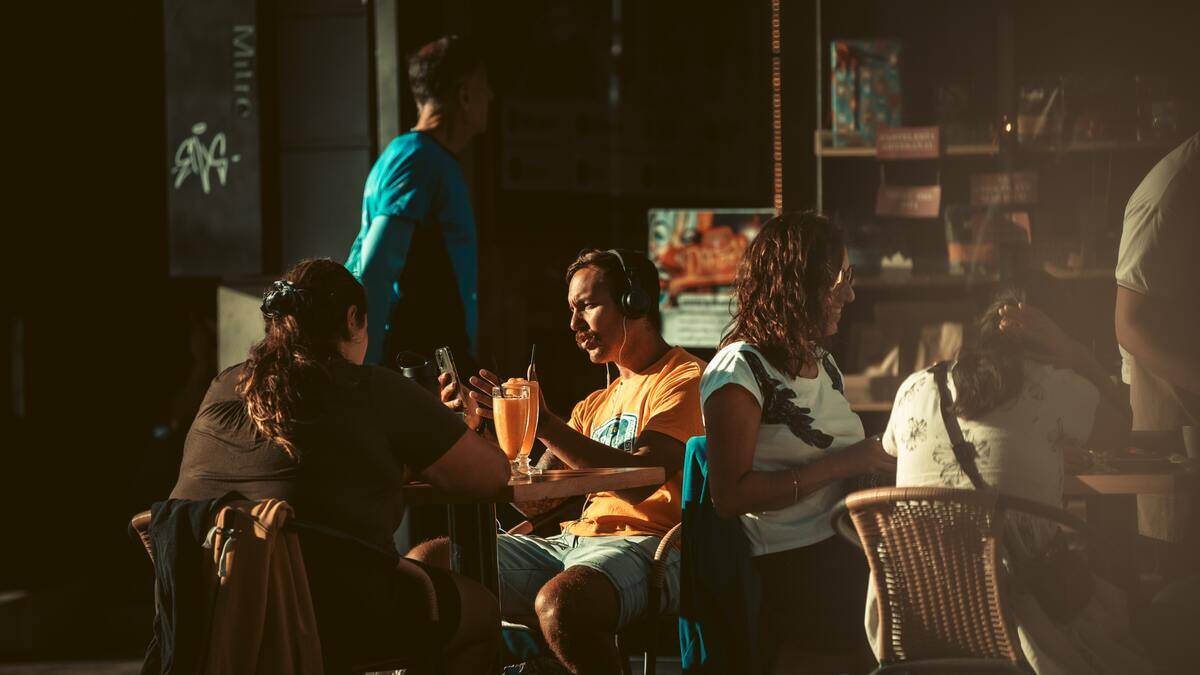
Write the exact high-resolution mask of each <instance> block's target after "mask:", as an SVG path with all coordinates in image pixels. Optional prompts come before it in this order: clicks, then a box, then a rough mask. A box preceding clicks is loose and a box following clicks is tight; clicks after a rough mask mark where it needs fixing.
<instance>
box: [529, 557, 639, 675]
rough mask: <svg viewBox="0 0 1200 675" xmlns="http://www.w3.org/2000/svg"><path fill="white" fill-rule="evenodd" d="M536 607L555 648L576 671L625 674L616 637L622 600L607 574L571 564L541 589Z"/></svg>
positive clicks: (579, 674)
mask: <svg viewBox="0 0 1200 675" xmlns="http://www.w3.org/2000/svg"><path fill="white" fill-rule="evenodd" d="M534 608H535V609H536V611H537V615H538V621H539V622H540V624H541V628H542V635H543V636H544V637H545V638H546V642H548V643H549V644H550V649H552V650H553V651H554V654H555V656H557V657H558V660H559V661H562V663H563V665H565V666H566V667H567V668H568V669H569V670H570V671H571V672H572V673H575V674H576V675H593V674H594V673H595V674H603V675H612V674H613V673H620V672H621V662H620V655H619V654H618V653H617V647H616V644H615V640H614V635H615V633H616V629H617V622H618V621H619V620H620V612H621V608H620V601H619V598H618V596H617V589H616V588H615V587H614V586H613V584H612V582H611V581H609V579H608V577H607V576H606V575H605V574H604V573H602V572H599V571H597V570H594V569H592V568H590V567H582V566H577V567H569V568H567V569H566V570H565V571H564V572H562V573H560V574H558V575H556V576H555V577H554V578H553V579H551V580H550V581H549V582H547V583H546V585H545V586H543V587H542V590H541V591H539V592H538V595H537V600H536V601H535V603H534Z"/></svg>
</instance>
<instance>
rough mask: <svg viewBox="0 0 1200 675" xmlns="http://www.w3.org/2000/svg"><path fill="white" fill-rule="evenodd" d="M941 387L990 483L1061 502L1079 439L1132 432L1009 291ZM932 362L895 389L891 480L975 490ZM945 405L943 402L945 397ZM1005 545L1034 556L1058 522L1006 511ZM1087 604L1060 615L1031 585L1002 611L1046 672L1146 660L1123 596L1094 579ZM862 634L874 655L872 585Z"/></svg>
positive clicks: (1092, 370)
mask: <svg viewBox="0 0 1200 675" xmlns="http://www.w3.org/2000/svg"><path fill="white" fill-rule="evenodd" d="M938 367H946V368H948V369H949V373H948V376H947V378H946V379H947V384H946V386H947V393H948V394H949V397H950V399H951V401H952V408H951V411H952V413H953V414H954V415H955V417H956V418H957V419H958V421H959V426H960V427H961V429H962V435H963V439H964V440H966V441H967V442H969V443H970V444H971V445H973V446H974V449H975V455H974V457H973V458H972V459H971V460H969V461H972V462H973V464H974V465H975V469H977V470H978V477H979V478H980V479H982V482H983V483H985V484H986V486H987V488H989V489H995V490H998V491H999V492H1001V493H1002V494H1006V495H1010V496H1014V497H1019V498H1023V499H1027V500H1031V501H1036V502H1041V503H1043V504H1046V505H1047V506H1052V507H1054V508H1062V503H1063V476H1064V473H1065V470H1066V469H1067V468H1071V467H1070V466H1067V465H1072V466H1073V467H1074V468H1081V467H1082V466H1085V465H1086V462H1087V458H1086V456H1085V454H1084V453H1083V452H1082V451H1081V448H1083V447H1090V448H1097V449H1109V450H1115V449H1120V448H1123V447H1125V446H1126V445H1127V443H1128V438H1129V424H1130V421H1129V420H1130V416H1129V406H1128V403H1127V402H1126V401H1125V399H1124V392H1123V391H1122V390H1121V388H1120V387H1119V386H1116V385H1114V384H1113V382H1111V381H1110V380H1109V377H1108V375H1107V374H1106V373H1105V372H1104V369H1103V368H1102V367H1101V366H1100V364H1099V363H1097V361H1096V359H1095V358H1094V357H1093V356H1092V355H1091V352H1090V351H1088V349H1087V348H1085V347H1084V346H1083V345H1081V344H1080V343H1078V342H1076V341H1075V340H1073V339H1071V338H1070V337H1068V336H1067V335H1066V334H1065V333H1064V332H1063V331H1062V330H1061V329H1060V328H1059V327H1058V326H1057V325H1055V323H1054V322H1053V321H1052V320H1050V318H1049V317H1047V316H1046V315H1045V314H1044V313H1042V312H1041V311H1039V310H1038V309H1036V308H1034V307H1032V306H1029V305H1027V304H1025V303H1024V302H1022V301H1021V299H1020V297H1019V296H1017V295H1016V294H1014V293H1012V292H1006V293H1002V294H1001V295H1000V296H999V297H998V298H997V300H996V301H995V302H994V303H993V304H992V305H991V306H990V307H989V308H988V309H987V310H986V311H985V312H984V314H983V316H982V317H981V318H980V320H979V324H978V337H977V339H975V341H974V343H973V344H968V345H967V347H965V348H964V349H963V350H962V351H961V353H960V354H959V356H958V360H957V361H956V362H955V363H954V364H952V365H950V364H943V365H941V366H935V368H938ZM936 377H937V376H936V374H935V371H934V369H929V370H924V371H921V372H919V373H915V374H913V375H911V376H909V377H908V379H907V380H905V381H904V383H903V384H901V385H900V389H899V390H898V392H897V394H896V402H895V405H894V406H893V407H892V414H891V418H890V419H889V420H888V426H887V430H886V431H885V432H884V434H883V447H884V450H886V451H887V452H888V454H890V455H893V456H895V457H896V458H897V471H896V486H897V487H914V486H915V487H925V486H937V487H952V488H961V489H966V490H972V489H976V486H975V485H974V483H973V482H972V479H971V478H970V471H971V469H969V468H964V467H963V466H962V465H961V464H960V463H959V461H958V459H957V458H956V457H955V453H954V450H953V448H952V447H951V440H950V438H951V437H950V432H948V431H947V429H946V422H945V421H944V420H943V418H942V413H941V408H940V407H939V406H940V405H941V404H942V397H941V395H940V394H939V391H938V384H937V382H936V379H935V378H936ZM947 403H950V402H947ZM1007 518H1008V526H1009V527H1008V529H1007V531H1006V534H1005V539H1004V541H1005V544H1006V546H1007V547H1008V549H1009V551H1010V552H1011V553H1014V554H1019V555H1020V557H1022V558H1025V559H1033V558H1036V557H1037V556H1040V555H1042V554H1043V553H1044V552H1045V551H1046V550H1047V549H1048V548H1049V547H1050V545H1051V543H1052V542H1053V541H1054V538H1055V533H1056V531H1057V527H1056V526H1055V525H1054V524H1053V523H1051V522H1049V521H1047V520H1044V519H1039V518H1037V517H1036V516H1032V515H1025V514H1021V513H1015V512H1010V513H1009V514H1008V516H1007ZM1092 588H1093V590H1092V596H1091V599H1090V602H1088V604H1087V605H1086V606H1084V607H1083V609H1082V610H1080V611H1079V613H1078V615H1076V616H1075V617H1074V618H1072V619H1069V620H1065V622H1064V623H1059V622H1057V621H1056V620H1054V619H1051V618H1050V616H1049V615H1048V614H1047V613H1046V612H1045V611H1044V610H1043V609H1042V607H1041V606H1040V605H1039V604H1038V601H1037V599H1036V598H1035V597H1034V596H1033V595H1032V594H1031V593H1028V592H1025V591H1023V590H1020V589H1019V588H1018V587H1017V586H1015V585H1014V586H1013V587H1012V592H1011V593H1010V594H1009V596H1010V599H1011V601H1012V606H1011V611H1012V613H1013V615H1014V616H1015V618H1016V622H1017V633H1018V636H1019V639H1020V646H1021V650H1022V652H1023V653H1024V655H1025V659H1026V661H1028V663H1029V665H1030V666H1032V668H1033V670H1034V672H1036V673H1038V674H1039V675H1047V674H1050V673H1054V674H1063V675H1065V674H1066V673H1074V674H1077V675H1085V674H1088V673H1113V674H1116V673H1145V672H1149V664H1148V662H1147V661H1146V660H1145V659H1144V657H1143V656H1142V652H1141V649H1140V646H1139V645H1138V644H1137V643H1136V642H1135V641H1134V640H1133V639H1132V633H1131V632H1130V626H1129V611H1128V609H1127V607H1126V604H1125V597H1124V595H1123V594H1122V593H1121V592H1120V591H1119V590H1118V589H1117V588H1116V587H1114V586H1112V585H1110V584H1108V583H1107V582H1105V581H1103V580H1102V579H1099V578H1095V579H1094V580H1093V583H1092ZM865 622H866V631H867V637H868V639H869V640H871V642H872V647H874V648H876V653H879V646H878V645H877V644H876V643H877V639H878V637H879V629H880V626H879V614H878V609H877V606H876V596H875V589H874V585H873V584H872V586H871V589H870V593H869V595H868V599H867V613H866V618H865Z"/></svg>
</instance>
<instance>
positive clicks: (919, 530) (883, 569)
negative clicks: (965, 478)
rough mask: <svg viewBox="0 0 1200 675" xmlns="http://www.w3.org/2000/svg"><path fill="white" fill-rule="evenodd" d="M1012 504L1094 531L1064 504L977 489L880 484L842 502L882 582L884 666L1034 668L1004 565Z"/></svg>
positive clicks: (839, 521)
mask: <svg viewBox="0 0 1200 675" xmlns="http://www.w3.org/2000/svg"><path fill="white" fill-rule="evenodd" d="M1008 510H1016V511H1021V512H1025V513H1030V514H1032V515H1035V516H1038V517H1041V518H1046V519H1048V520H1051V521H1054V522H1057V523H1060V524H1062V525H1066V526H1067V527H1069V528H1071V529H1074V530H1076V531H1078V532H1084V533H1086V532H1087V530H1086V526H1084V525H1083V524H1082V522H1080V521H1079V520H1078V519H1075V518H1073V517H1071V516H1070V515H1068V514H1066V513H1065V512H1062V511H1061V510H1059V509H1054V508H1051V507H1047V506H1045V505H1043V504H1038V503H1035V502H1029V501H1027V500H1022V499H1017V498H1012V497H1007V496H1002V495H997V494H996V493H993V492H980V491H976V490H957V489H951V488H932V487H929V488H924V487H906V488H877V489H873V490H863V491H861V492H855V493H852V494H850V495H848V496H847V497H846V499H845V500H844V502H843V504H842V505H840V507H839V508H838V509H837V510H835V513H834V517H833V518H834V525H835V527H836V529H837V530H838V532H839V533H840V534H841V535H842V536H843V537H845V538H846V539H847V540H848V541H850V542H852V543H854V544H855V545H857V546H859V547H861V548H862V549H863V551H864V553H865V554H866V556H867V562H868V564H869V565H870V569H871V577H872V579H873V580H874V582H875V589H876V594H877V596H878V607H879V626H880V628H879V630H880V635H879V636H878V638H879V639H878V644H879V645H880V649H881V652H882V653H881V654H880V659H879V660H880V667H879V668H878V669H877V670H876V671H875V672H876V673H896V672H1006V673H1014V672H1016V673H1020V672H1028V667H1027V665H1026V663H1025V660H1024V657H1023V655H1022V653H1021V649H1020V644H1019V643H1018V641H1017V633H1016V627H1015V625H1014V623H1013V621H1012V619H1011V617H1010V616H1009V615H1008V611H1007V603H1006V600H1005V592H1006V578H1005V576H1004V575H1003V574H1002V571H1003V570H1002V567H1001V563H1000V547H1001V544H1002V543H1003V535H1004V520H1005V513H1006V511H1008ZM850 520H852V521H853V528H852V527H851V526H850V524H849V522H848V521H850ZM856 531H857V532H856Z"/></svg>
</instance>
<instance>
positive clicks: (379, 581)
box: [171, 258, 509, 673]
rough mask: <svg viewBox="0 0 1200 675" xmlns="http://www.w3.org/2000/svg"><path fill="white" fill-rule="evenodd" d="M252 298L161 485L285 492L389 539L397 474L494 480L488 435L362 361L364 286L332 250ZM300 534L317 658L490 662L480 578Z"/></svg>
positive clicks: (322, 513)
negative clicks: (371, 560) (237, 346)
mask: <svg viewBox="0 0 1200 675" xmlns="http://www.w3.org/2000/svg"><path fill="white" fill-rule="evenodd" d="M262 313H263V321H264V324H265V329H266V336H265V337H264V338H263V340H262V341H261V342H259V343H258V344H256V345H255V346H254V347H253V349H251V351H250V355H249V358H248V359H247V360H246V361H244V362H242V363H239V364H237V365H235V366H232V367H230V368H228V369H227V370H225V371H223V372H222V373H220V374H219V375H217V377H216V378H215V379H214V380H213V382H212V385H211V386H210V387H209V389H208V394H207V395H206V396H205V399H204V403H203V404H202V405H201V407H200V411H199V413H198V414H197V415H196V419H195V421H193V422H192V427H191V429H190V430H189V432H188V436H187V441H186V443H185V445H184V449H183V463H182V465H181V466H180V469H179V480H178V482H177V483H176V484H175V489H174V490H173V491H172V492H171V497H172V498H173V499H193V500H202V499H214V498H219V497H222V496H224V495H226V494H227V493H229V492H237V493H240V494H241V495H242V496H244V497H245V498H247V499H252V500H260V499H268V498H276V499H285V500H287V501H288V503H289V504H290V505H291V506H292V508H294V509H295V513H296V516H297V517H298V518H301V519H303V520H306V521H310V522H314V523H317V524H320V525H324V526H327V527H332V528H335V529H338V530H341V531H343V532H346V533H349V534H351V535H353V536H355V537H358V538H359V539H363V540H366V541H367V542H369V543H372V544H375V545H376V546H378V547H386V548H388V549H390V548H392V547H393V544H392V533H393V532H394V531H395V530H396V528H397V527H399V525H400V520H401V518H402V517H403V515H404V504H403V501H402V500H401V498H400V497H401V492H400V488H401V485H402V484H403V483H405V482H406V481H407V478H406V474H407V475H415V476H420V478H421V479H422V480H425V481H427V482H429V483H431V484H433V485H434V486H435V487H437V488H439V489H442V490H445V491H449V492H457V493H462V494H465V495H472V496H477V497H487V496H491V495H494V494H496V493H497V492H499V491H500V490H501V489H503V487H504V486H505V485H506V484H507V483H508V478H509V469H508V462H507V460H506V459H505V457H504V455H503V454H502V453H501V452H500V449H499V448H498V447H496V446H495V445H494V444H492V443H489V442H488V441H486V440H484V439H483V438H481V437H480V436H478V435H476V434H474V433H471V432H470V431H468V430H467V428H466V426H464V425H463V423H462V422H461V421H460V420H459V419H458V417H456V416H455V415H454V414H453V413H451V412H450V411H448V410H446V408H445V407H444V406H442V405H441V403H440V402H439V401H438V400H437V399H436V398H435V397H433V396H431V395H430V394H429V393H428V392H426V391H424V390H423V389H421V388H420V387H419V386H418V385H416V384H414V383H413V382H412V381H410V380H409V379H407V378H405V377H404V376H402V375H400V374H399V373H397V372H395V371H391V370H388V369H386V368H382V367H379V366H374V365H367V366H364V365H362V363H363V358H364V355H365V354H366V351H367V300H366V294H365V293H364V291H363V287H362V286H361V285H360V284H359V283H358V282H357V281H355V279H354V277H353V276H351V275H350V273H349V272H348V271H347V270H346V268H344V267H342V265H340V264H338V263H336V262H334V261H332V260H329V259H328V258H325V259H320V260H306V261H303V262H300V263H298V264H296V265H295V266H294V267H292V269H291V270H289V271H288V273H287V274H286V275H285V276H284V278H283V279H281V280H279V281H276V282H275V283H274V284H273V285H272V286H271V288H270V289H269V290H268V291H267V293H266V294H265V296H264V298H263V303H262ZM301 544H302V548H303V555H304V563H305V568H306V569H307V571H308V581H309V586H310V589H311V591H312V598H313V606H314V610H315V612H316V615H317V620H318V623H319V625H320V637H321V646H322V652H323V654H324V657H325V661H326V669H327V670H330V671H337V670H344V669H345V666H346V665H347V662H359V663H361V662H375V661H380V660H388V659H393V658H396V657H406V656H418V655H430V654H433V655H440V656H441V657H442V658H443V659H444V660H445V661H446V662H447V666H448V667H447V672H452V673H476V672H484V671H486V670H487V668H488V667H490V666H491V664H492V663H493V661H494V659H495V656H496V650H497V648H498V637H499V634H498V633H497V631H496V626H498V625H499V622H500V616H499V607H498V606H497V602H496V598H495V597H493V596H492V595H491V594H490V593H489V592H488V591H487V590H486V589H485V588H484V587H483V586H481V585H479V584H476V583H474V582H472V581H470V580H468V579H464V578H462V577H459V576H457V575H455V574H452V573H450V572H446V571H442V570H439V569H433V568H425V569H424V572H425V575H424V576H425V579H419V578H416V575H413V576H411V577H410V576H408V575H402V574H400V573H397V572H394V571H392V570H390V569H386V568H384V567H382V566H379V565H370V564H366V561H365V559H359V558H358V557H357V556H358V555H359V553H358V552H357V550H356V549H353V548H351V547H346V546H344V545H343V546H336V545H334V546H329V545H327V542H324V541H322V540H319V539H317V540H309V539H306V538H305V537H304V536H301ZM360 563H361V564H360ZM417 565H419V563H415V562H414V563H413V564H412V566H408V567H409V568H411V567H413V566H417ZM430 583H431V584H432V588H433V592H432V593H431V592H430V590H429V584H430ZM431 617H433V618H431Z"/></svg>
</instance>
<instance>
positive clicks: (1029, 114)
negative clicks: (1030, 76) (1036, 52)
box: [1017, 77, 1067, 145]
mask: <svg viewBox="0 0 1200 675" xmlns="http://www.w3.org/2000/svg"><path fill="white" fill-rule="evenodd" d="M1066 119H1067V97H1066V87H1065V86H1064V84H1063V78H1061V77H1047V78H1042V79H1039V80H1035V81H1031V82H1027V83H1025V84H1023V85H1021V90H1020V93H1019V94H1018V96H1017V141H1018V142H1019V143H1021V145H1025V144H1028V143H1051V144H1055V145H1057V144H1060V143H1062V140H1063V128H1064V125H1065V122H1066Z"/></svg>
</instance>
